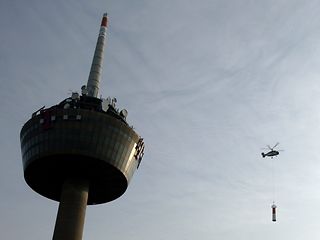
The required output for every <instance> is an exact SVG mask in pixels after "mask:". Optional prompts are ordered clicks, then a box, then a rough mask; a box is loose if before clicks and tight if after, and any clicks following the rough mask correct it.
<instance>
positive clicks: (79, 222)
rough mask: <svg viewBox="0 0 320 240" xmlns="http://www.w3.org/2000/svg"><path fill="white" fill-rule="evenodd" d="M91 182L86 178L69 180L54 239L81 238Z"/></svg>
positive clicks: (63, 192)
mask: <svg viewBox="0 0 320 240" xmlns="http://www.w3.org/2000/svg"><path fill="white" fill-rule="evenodd" d="M88 192H89V183H88V181H86V180H81V179H71V180H67V181H66V182H65V183H64V184H63V186H62V191H61V199H60V204H59V210H58V214H57V219H56V225H55V228H54V233H53V238H52V239H53V240H81V239H82V233H83V226H84V219H85V214H86V207H87V201H88Z"/></svg>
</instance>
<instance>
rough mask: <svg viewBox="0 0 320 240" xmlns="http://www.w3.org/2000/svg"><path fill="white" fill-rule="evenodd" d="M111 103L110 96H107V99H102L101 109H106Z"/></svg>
mask: <svg viewBox="0 0 320 240" xmlns="http://www.w3.org/2000/svg"><path fill="white" fill-rule="evenodd" d="M110 104H111V99H110V97H108V98H107V99H102V104H101V106H102V110H103V111H105V112H106V111H107V110H108V109H109V105H110Z"/></svg>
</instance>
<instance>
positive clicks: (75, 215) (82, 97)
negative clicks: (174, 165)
mask: <svg viewBox="0 0 320 240" xmlns="http://www.w3.org/2000/svg"><path fill="white" fill-rule="evenodd" d="M107 24H108V18H107V14H104V15H103V18H102V22H101V26H100V32H99V36H98V40H97V45H96V49H95V53H94V57H93V61H92V66H91V70H90V74H89V78H88V83H87V85H84V86H82V88H81V94H79V93H77V92H74V93H72V95H71V96H70V97H69V98H67V99H64V100H63V101H62V102H60V103H59V104H57V105H54V106H52V107H49V108H45V107H43V108H41V109H39V110H38V111H36V112H34V113H33V114H32V117H31V119H29V120H28V121H27V122H26V123H25V124H24V126H23V127H22V130H21V132H20V141H21V153H22V162H23V169H24V178H25V181H26V182H27V184H28V185H29V186H30V187H31V188H32V189H33V190H34V191H36V192H37V193H39V194H41V195H42V196H45V197H47V198H49V199H52V200H55V201H58V202H60V204H59V210H58V215H57V220H56V225H55V230H54V234H53V239H54V240H67V239H68V240H80V239H82V232H83V225H84V217H85V210H86V206H87V205H94V204H102V203H106V202H109V201H112V200H115V199H116V198H118V197H120V196H121V195H122V194H123V193H124V192H125V191H126V189H127V187H128V184H129V182H130V180H131V178H132V176H133V174H134V172H135V170H136V169H137V168H138V167H139V165H140V162H141V159H142V157H143V154H144V142H143V139H142V138H141V137H140V136H139V135H138V134H137V133H136V132H135V130H134V129H133V127H131V126H130V125H129V124H128V122H127V119H126V117H127V111H126V110H125V109H123V110H121V111H119V110H118V109H117V108H116V99H115V98H114V99H111V98H107V99H102V98H97V96H98V91H99V82H100V78H101V70H102V63H103V56H104V46H105V41H106V33H107V32H106V30H107Z"/></svg>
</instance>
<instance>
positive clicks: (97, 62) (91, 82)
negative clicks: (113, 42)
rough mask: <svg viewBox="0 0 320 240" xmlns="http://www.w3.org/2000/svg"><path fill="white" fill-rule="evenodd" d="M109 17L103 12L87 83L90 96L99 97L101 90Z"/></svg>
mask: <svg viewBox="0 0 320 240" xmlns="http://www.w3.org/2000/svg"><path fill="white" fill-rule="evenodd" d="M107 27H108V17H107V13H105V14H103V17H102V21H101V25H100V32H99V36H98V40H97V45H96V49H95V51H94V56H93V60H92V64H91V69H90V74H89V78H88V83H87V90H88V96H90V97H97V96H98V92H99V82H100V78H101V73H102V64H103V56H104V45H105V41H106V36H107Z"/></svg>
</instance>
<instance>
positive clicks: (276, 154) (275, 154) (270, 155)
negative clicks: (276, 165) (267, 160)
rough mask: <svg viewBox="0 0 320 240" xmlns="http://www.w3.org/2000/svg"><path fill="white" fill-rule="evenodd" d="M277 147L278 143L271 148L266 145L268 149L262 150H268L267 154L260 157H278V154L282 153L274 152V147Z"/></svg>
mask: <svg viewBox="0 0 320 240" xmlns="http://www.w3.org/2000/svg"><path fill="white" fill-rule="evenodd" d="M278 145H279V143H276V145H274V146H273V147H270V146H269V145H267V147H268V148H264V149H268V150H270V151H269V152H267V153H263V152H262V153H261V155H262V157H263V158H264V157H271V158H273V157H275V156H278V155H279V152H280V151H283V150H274V148H275V147H277V146H278Z"/></svg>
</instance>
